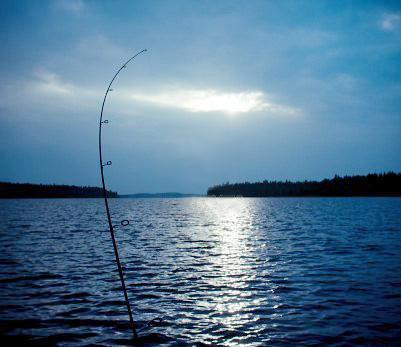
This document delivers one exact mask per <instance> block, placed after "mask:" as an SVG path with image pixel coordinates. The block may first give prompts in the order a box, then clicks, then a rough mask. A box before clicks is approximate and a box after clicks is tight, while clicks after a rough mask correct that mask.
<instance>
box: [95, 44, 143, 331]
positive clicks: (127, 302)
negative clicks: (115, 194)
mask: <svg viewBox="0 0 401 347" xmlns="http://www.w3.org/2000/svg"><path fill="white" fill-rule="evenodd" d="M146 51H147V49H144V50H142V51H140V52H139V53H137V54H135V55H134V56H133V57H132V58H130V59H129V60H128V61H127V62H126V63H125V64H124V65H123V66H121V67H120V69H119V70H118V71H117V73H116V74H115V75H114V77H113V79H112V80H111V82H110V84H109V86H108V87H107V90H106V94H105V95H104V99H103V104H102V110H101V112H100V123H99V159H100V173H101V176H102V185H103V196H104V203H105V206H106V213H107V220H108V222H109V229H110V234H111V240H112V241H113V248H114V255H115V258H116V263H117V268H118V273H119V275H120V281H121V287H122V289H123V291H124V297H125V303H126V305H127V310H128V315H129V320H130V324H131V329H132V333H133V335H134V338H135V339H136V338H138V334H137V332H136V327H135V321H134V318H133V317H132V311H131V306H130V303H129V299H128V294H127V288H126V287H125V281H124V274H123V270H122V267H121V263H120V257H119V255H118V248H117V243H116V239H115V236H114V226H113V223H112V220H111V214H110V209H109V202H108V200H107V191H106V184H105V181H104V167H105V166H109V165H111V164H112V163H111V161H107V162H106V163H105V164H103V157H102V126H103V125H104V124H107V123H108V122H109V121H108V120H107V119H105V120H103V109H104V104H105V102H106V98H107V94H108V93H109V92H111V91H112V90H113V89H111V85H112V84H113V82H114V80H115V79H116V77H117V75H118V74H119V73H120V72H121V70H123V69H125V68H126V67H127V64H128V63H129V62H130V61H131V60H133V59H134V58H135V57H137V56H138V55H139V54H141V53H143V52H146ZM128 224H129V221H128V220H122V221H121V225H122V226H126V225H128Z"/></svg>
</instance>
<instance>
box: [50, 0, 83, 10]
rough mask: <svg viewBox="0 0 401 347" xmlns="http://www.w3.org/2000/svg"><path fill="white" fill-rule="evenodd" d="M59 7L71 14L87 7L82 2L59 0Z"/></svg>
mask: <svg viewBox="0 0 401 347" xmlns="http://www.w3.org/2000/svg"><path fill="white" fill-rule="evenodd" d="M57 5H58V6H59V7H61V8H62V9H64V10H67V11H70V12H79V11H81V10H82V9H83V8H84V6H85V4H84V2H83V1H82V0H59V1H58V2H57Z"/></svg>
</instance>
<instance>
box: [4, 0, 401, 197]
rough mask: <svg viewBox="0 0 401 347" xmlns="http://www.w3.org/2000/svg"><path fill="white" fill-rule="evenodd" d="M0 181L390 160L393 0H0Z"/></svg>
mask: <svg viewBox="0 0 401 347" xmlns="http://www.w3.org/2000/svg"><path fill="white" fill-rule="evenodd" d="M0 11H1V12H0V13H1V20H0V28H1V30H0V35H1V42H2V49H1V51H0V77H1V80H2V83H1V85H0V120H1V127H0V181H11V182H32V183H51V184H52V183H55V184H74V185H91V186H92V185H95V186H100V184H101V180H100V172H99V164H98V160H99V159H98V142H97V141H98V137H97V136H98V121H99V115H100V109H101V104H102V101H103V97H104V93H105V90H106V88H107V85H108V83H109V82H110V80H111V78H112V77H113V76H114V74H115V72H116V71H117V70H118V68H119V67H120V66H121V65H122V64H123V63H124V62H125V61H126V60H128V59H129V58H130V57H131V56H133V55H134V54H136V53H137V52H139V51H141V50H142V49H145V48H146V49H148V52H145V53H143V54H141V55H140V56H138V57H137V58H135V60H133V61H132V62H131V63H130V64H129V65H128V67H127V69H124V70H123V72H122V73H121V74H120V75H119V76H118V78H117V79H116V81H115V82H114V84H113V89H114V90H113V92H111V93H110V94H109V97H108V99H107V101H106V106H105V117H106V118H107V119H109V123H108V125H107V126H105V127H104V128H103V151H104V159H105V160H106V161H107V160H111V161H112V162H113V165H112V166H110V167H107V168H106V181H107V186H108V187H109V188H110V189H113V190H116V191H118V192H119V193H136V192H167V191H179V192H184V193H205V192H206V190H207V188H208V187H210V186H212V185H215V184H220V183H223V182H227V181H229V182H244V181H249V182H254V181H262V180H265V179H267V180H287V179H288V180H294V181H295V180H305V179H307V180H321V179H323V178H331V177H333V176H334V175H335V174H338V175H341V176H343V175H354V174H367V173H369V172H376V173H379V172H385V171H390V170H392V171H396V172H401V140H400V138H401V136H400V135H401V69H400V67H401V3H400V2H399V1H367V0H365V1H313V0H305V1H267V0H266V1H257V0H254V1H249V0H247V1H179V0H175V1H85V0H72V1H67V0H59V1H56V0H55V1H4V2H3V3H2V6H1V9H0Z"/></svg>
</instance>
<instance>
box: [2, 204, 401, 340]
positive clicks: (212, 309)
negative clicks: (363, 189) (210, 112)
mask: <svg viewBox="0 0 401 347" xmlns="http://www.w3.org/2000/svg"><path fill="white" fill-rule="evenodd" d="M110 203H111V210H112V216H113V220H114V221H115V224H119V221H120V220H123V219H128V220H130V221H131V224H130V225H129V226H126V227H121V226H120V227H118V228H117V229H116V238H117V242H118V246H119V251H120V257H121V261H122V263H123V266H124V271H125V279H126V284H127V289H128V295H129V298H130V302H131V305H132V307H133V311H134V318H135V320H136V321H137V324H138V329H142V330H141V331H140V332H139V335H141V338H142V341H141V344H143V345H148V346H153V345H154V346H159V345H163V346H197V345H199V346H200V345H210V346H322V345H324V346H353V345H363V346H388V345H390V346H399V345H400V341H401V198H272V199H270V198H265V199H264V198H257V199H252V198H183V199H112V200H111V201H110ZM0 220H1V229H0V339H1V341H3V344H2V345H3V346H5V345H16V344H17V343H25V344H27V345H29V344H30V345H40V346H43V345H46V346H48V345H57V346H85V345H97V346H121V345H129V344H132V341H131V331H130V326H129V318H128V315H127V312H126V307H125V304H124V296H123V293H122V291H121V289H120V282H119V277H118V272H117V267H116V264H115V261H114V253H113V247H112V243H111V238H110V234H109V232H108V226H107V219H106V214H105V209H104V202H103V200H101V199H88V200H86V199H65V200H64V199H61V200H57V199H55V200H2V201H0ZM155 318H160V319H161V321H160V320H158V321H156V322H154V324H152V325H151V326H148V325H146V322H148V321H150V320H152V319H155ZM1 341H0V342H1ZM4 342H6V344H5V343H4Z"/></svg>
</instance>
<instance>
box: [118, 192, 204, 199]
mask: <svg viewBox="0 0 401 347" xmlns="http://www.w3.org/2000/svg"><path fill="white" fill-rule="evenodd" d="M194 196H202V195H199V194H182V193H174V192H173V193H153V194H152V193H137V194H126V195H119V197H120V198H188V197H194Z"/></svg>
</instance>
